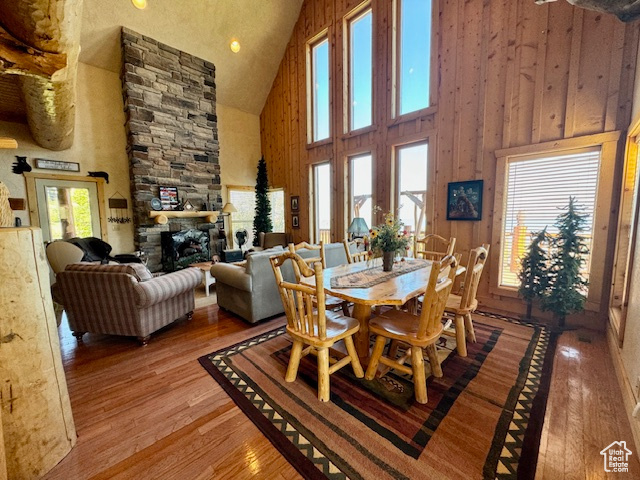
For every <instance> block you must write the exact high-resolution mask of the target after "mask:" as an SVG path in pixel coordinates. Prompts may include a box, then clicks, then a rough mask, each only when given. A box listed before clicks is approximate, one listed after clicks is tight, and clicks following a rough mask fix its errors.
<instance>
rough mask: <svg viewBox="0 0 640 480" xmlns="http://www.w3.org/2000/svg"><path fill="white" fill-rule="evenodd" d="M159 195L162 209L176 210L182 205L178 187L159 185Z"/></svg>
mask: <svg viewBox="0 0 640 480" xmlns="http://www.w3.org/2000/svg"><path fill="white" fill-rule="evenodd" d="M158 197H160V202H162V210H175V208H176V207H177V206H178V205H180V200H179V199H178V188H177V187H158Z"/></svg>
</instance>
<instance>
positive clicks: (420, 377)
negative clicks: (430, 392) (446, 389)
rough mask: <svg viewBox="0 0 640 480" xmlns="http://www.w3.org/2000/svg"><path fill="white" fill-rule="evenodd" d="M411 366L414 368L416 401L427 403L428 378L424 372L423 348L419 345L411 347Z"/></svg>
mask: <svg viewBox="0 0 640 480" xmlns="http://www.w3.org/2000/svg"><path fill="white" fill-rule="evenodd" d="M411 367H412V368H413V388H414V390H415V394H416V402H418V403H422V404H424V403H427V401H428V398H427V379H426V377H425V374H424V358H422V349H421V348H419V347H415V346H412V347H411Z"/></svg>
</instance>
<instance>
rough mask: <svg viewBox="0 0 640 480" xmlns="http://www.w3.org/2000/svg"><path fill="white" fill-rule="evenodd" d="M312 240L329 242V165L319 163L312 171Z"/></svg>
mask: <svg viewBox="0 0 640 480" xmlns="http://www.w3.org/2000/svg"><path fill="white" fill-rule="evenodd" d="M312 174H313V212H311V213H312V214H313V227H314V228H313V237H314V238H313V239H314V241H315V242H316V243H317V242H320V241H321V240H322V241H324V242H325V243H330V242H331V165H330V164H329V163H321V164H319V165H314V166H313V170H312Z"/></svg>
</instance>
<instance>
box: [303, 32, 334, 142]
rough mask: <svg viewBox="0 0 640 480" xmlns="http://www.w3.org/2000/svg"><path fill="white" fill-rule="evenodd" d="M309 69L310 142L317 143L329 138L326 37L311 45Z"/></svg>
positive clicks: (327, 46)
mask: <svg viewBox="0 0 640 480" xmlns="http://www.w3.org/2000/svg"><path fill="white" fill-rule="evenodd" d="M309 68H310V72H308V74H309V78H310V79H311V82H310V85H309V93H308V94H309V95H310V102H309V103H310V105H309V107H310V122H311V131H310V137H311V138H310V139H309V140H310V141H311V142H317V141H320V140H324V139H325V138H329V119H330V114H329V40H328V39H327V37H326V36H325V37H323V38H322V39H320V40H318V41H317V42H315V43H313V44H311V46H310V59H309Z"/></svg>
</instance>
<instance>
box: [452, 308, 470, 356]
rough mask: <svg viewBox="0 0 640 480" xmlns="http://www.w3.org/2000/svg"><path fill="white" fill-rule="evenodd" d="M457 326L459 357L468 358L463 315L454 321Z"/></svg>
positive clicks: (457, 316)
mask: <svg viewBox="0 0 640 480" xmlns="http://www.w3.org/2000/svg"><path fill="white" fill-rule="evenodd" d="M454 322H455V326H456V343H457V344H458V346H457V350H458V355H460V356H461V357H466V356H467V336H466V335H465V333H464V317H463V316H462V315H456V318H455V320H454Z"/></svg>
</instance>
